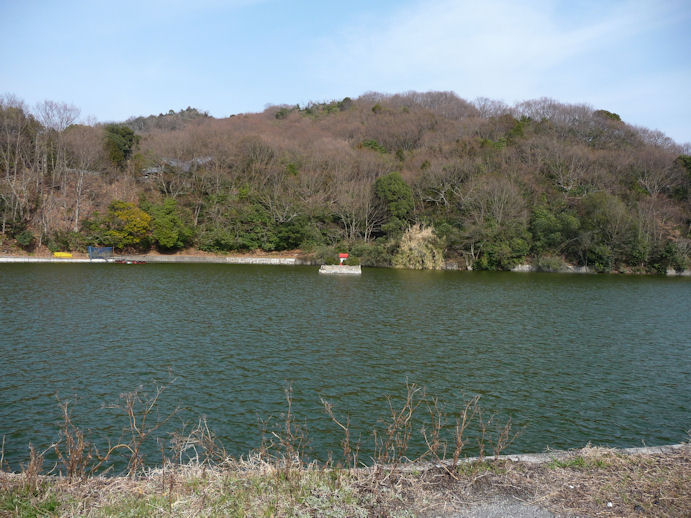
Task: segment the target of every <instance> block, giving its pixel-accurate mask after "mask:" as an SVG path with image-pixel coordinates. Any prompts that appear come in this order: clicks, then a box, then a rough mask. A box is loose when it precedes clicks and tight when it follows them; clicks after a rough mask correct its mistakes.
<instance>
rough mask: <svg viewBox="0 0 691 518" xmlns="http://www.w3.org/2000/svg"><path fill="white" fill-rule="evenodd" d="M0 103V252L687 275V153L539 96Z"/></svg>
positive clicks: (605, 114) (690, 177) (611, 117)
mask: <svg viewBox="0 0 691 518" xmlns="http://www.w3.org/2000/svg"><path fill="white" fill-rule="evenodd" d="M47 104H48V102H47V103H44V105H43V106H42V107H39V108H38V109H37V110H35V111H34V112H31V111H30V110H29V109H28V108H27V107H26V106H24V105H23V104H22V103H21V102H20V101H18V100H16V99H15V98H11V97H5V98H3V99H2V100H1V102H0V128H1V130H2V131H1V134H0V232H1V233H0V251H3V250H4V251H11V250H12V249H14V247H22V248H24V249H27V250H32V249H34V248H37V247H48V248H49V249H50V250H83V249H84V248H85V247H86V246H88V245H92V244H100V245H109V246H115V247H116V248H118V249H121V250H127V251H146V250H149V249H152V248H156V249H158V250H160V251H163V252H170V251H175V250H178V249H181V248H187V247H195V248H198V249H200V250H204V251H211V252H229V251H247V250H256V249H262V250H265V251H274V250H286V249H296V248H300V249H302V250H303V251H307V252H312V253H314V254H316V255H317V256H318V257H321V258H323V259H324V260H330V259H332V258H333V257H334V252H335V250H336V249H338V250H347V251H349V252H350V253H351V255H352V256H353V259H354V261H360V262H362V263H363V264H370V265H381V266H400V267H413V268H437V267H441V265H442V264H443V262H444V261H445V260H447V261H448V260H452V261H455V262H457V263H458V264H460V265H461V266H472V267H473V268H474V269H508V268H511V267H512V266H514V265H515V264H518V263H520V262H524V261H526V258H527V259H528V260H530V261H532V262H533V263H534V264H536V265H538V266H539V267H541V268H542V269H545V270H558V269H560V267H561V265H562V264H563V262H564V261H566V262H569V263H573V264H580V265H587V266H590V267H593V268H595V269H597V270H598V271H612V270H622V271H640V272H643V271H651V272H654V271H664V270H666V269H667V268H670V267H671V268H677V269H681V268H684V267H688V266H689V264H691V197H690V191H691V156H689V149H688V145H687V146H686V147H683V146H681V145H679V144H677V143H675V142H673V141H672V140H671V139H669V138H667V137H666V136H665V135H664V134H662V133H660V132H657V131H651V130H648V129H645V128H640V127H634V126H631V125H629V124H627V123H626V122H624V121H622V120H621V119H620V117H619V115H617V114H615V113H611V112H609V111H607V110H605V109H594V108H592V107H589V106H585V105H569V104H563V103H559V102H557V101H554V100H551V99H538V100H531V101H525V102H522V103H519V104H516V105H514V106H508V105H505V104H503V103H501V102H498V101H492V100H489V99H479V100H476V101H474V102H472V103H471V102H468V101H466V100H463V99H461V98H459V97H458V96H457V95H455V94H454V93H451V92H428V93H416V92H409V93H405V94H399V95H385V94H378V93H368V94H365V95H362V96H361V97H359V98H356V99H350V98H345V99H343V100H341V101H334V102H329V103H315V104H309V105H307V106H303V107H300V106H272V107H269V108H267V109H266V110H265V111H264V112H263V113H256V114H238V115H234V116H230V117H228V118H225V119H215V118H212V117H209V116H208V114H206V113H203V112H200V111H198V110H196V109H193V108H187V109H185V110H181V111H180V112H177V113H175V112H172V111H171V112H169V113H168V114H165V115H163V114H161V115H159V116H150V117H139V118H133V119H129V120H128V121H127V122H125V123H122V124H107V125H94V126H85V125H77V124H73V122H74V121H75V120H76V119H77V114H78V111H76V109H75V108H74V107H71V106H67V105H60V104H57V103H50V108H51V109H48V108H49V107H48V106H47Z"/></svg>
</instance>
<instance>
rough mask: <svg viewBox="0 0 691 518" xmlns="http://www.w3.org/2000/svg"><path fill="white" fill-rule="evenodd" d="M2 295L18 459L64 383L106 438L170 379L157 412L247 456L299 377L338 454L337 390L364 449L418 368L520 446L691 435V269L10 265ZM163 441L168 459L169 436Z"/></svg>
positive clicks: (300, 408)
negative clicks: (136, 400)
mask: <svg viewBox="0 0 691 518" xmlns="http://www.w3.org/2000/svg"><path fill="white" fill-rule="evenodd" d="M0 304H1V305H0V355H1V360H0V436H4V437H5V460H6V461H7V462H9V463H10V465H11V466H12V467H13V468H15V469H16V468H17V463H18V462H20V461H22V462H23V461H24V460H25V459H26V457H27V451H28V444H29V443H30V442H31V443H32V444H34V445H35V446H37V447H39V448H46V447H48V446H49V445H50V444H51V442H52V441H55V440H56V439H57V438H58V425H59V422H60V409H59V407H58V401H57V399H56V396H57V397H59V398H60V399H61V400H70V401H71V403H70V408H71V409H72V411H73V415H74V419H75V422H76V423H77V424H78V425H79V426H80V427H82V428H83V429H85V430H87V429H88V430H89V433H90V436H92V437H94V438H95V440H97V441H101V444H104V443H105V442H104V441H105V438H106V437H107V438H110V439H112V440H117V438H118V436H119V434H120V430H121V429H122V427H123V426H124V425H125V424H126V419H124V417H123V415H122V413H118V411H117V410H115V409H112V408H108V406H109V405H111V404H113V403H118V401H119V395H120V394H121V393H124V392H128V391H133V390H135V389H137V388H138V387H140V386H141V387H142V390H143V391H145V392H148V393H151V392H152V390H153V387H154V384H155V383H156V382H158V383H164V384H166V383H168V382H169V381H170V380H174V381H173V382H172V383H171V384H170V385H169V387H168V388H167V389H166V391H165V392H164V393H163V394H162V395H161V398H160V401H159V402H160V405H159V410H160V412H161V415H166V414H167V413H169V412H170V411H171V410H172V409H173V408H175V407H181V409H182V410H181V411H180V413H179V414H178V415H176V416H175V417H174V418H173V419H172V420H171V421H170V422H168V423H167V424H166V426H165V427H164V428H163V429H162V430H161V432H162V433H163V432H166V433H167V432H170V431H172V430H176V429H178V430H179V429H181V428H182V427H183V426H185V427H187V429H189V427H190V426H191V425H193V424H194V423H195V422H196V421H197V419H198V417H199V416H206V417H207V421H208V424H209V427H210V428H211V429H212V430H214V431H215V433H216V435H217V437H218V438H219V439H220V440H221V441H222V442H223V444H224V446H225V447H226V448H227V450H228V451H229V452H230V453H232V454H233V455H241V454H246V453H247V452H249V451H250V450H252V449H256V448H257V447H259V445H260V440H261V428H262V426H269V427H271V426H272V424H271V421H270V418H272V417H273V418H274V419H275V420H277V421H280V416H281V414H282V413H284V412H285V411H286V409H287V405H286V400H285V394H284V390H285V388H286V386H288V385H290V386H292V391H293V395H292V401H293V407H292V409H293V411H294V413H295V416H296V418H297V421H298V422H299V423H300V424H302V425H304V426H305V428H306V429H307V430H308V432H309V437H310V443H309V450H308V451H309V453H310V455H311V456H312V457H315V458H320V459H324V458H326V455H327V452H328V451H333V452H334V456H335V457H338V456H339V455H340V445H339V442H340V440H341V438H342V435H341V434H340V431H339V430H338V427H337V426H336V425H335V424H333V423H332V422H331V421H330V420H329V418H328V417H327V416H326V415H325V413H324V411H323V407H322V404H321V402H320V398H324V399H326V400H328V401H329V402H331V403H332V404H333V406H334V410H335V414H336V415H337V416H345V415H346V414H348V415H349V416H350V422H351V428H352V432H351V435H352V436H353V437H354V438H360V440H361V442H362V453H361V457H362V458H363V460H365V461H366V460H367V457H368V456H369V455H371V445H372V437H371V432H372V429H373V428H374V427H377V426H379V427H380V428H381V426H383V425H382V423H381V422H378V419H380V418H384V417H386V415H387V413H388V412H389V407H388V403H387V397H388V396H390V397H392V398H393V403H394V404H398V403H399V401H400V399H401V398H402V397H403V396H404V395H405V390H406V388H405V387H406V380H408V382H409V383H415V384H418V385H420V386H424V387H425V390H426V391H427V393H429V394H433V395H435V396H437V397H438V398H439V399H440V400H441V401H443V402H444V403H445V404H446V407H447V408H448V409H449V410H450V409H451V408H453V407H454V406H456V407H457V406H458V404H457V403H458V402H459V401H461V400H462V397H463V396H464V395H465V397H466V398H468V397H471V396H473V395H476V394H479V395H480V396H481V399H480V402H481V404H482V407H483V409H484V410H485V412H486V413H485V417H486V418H489V416H490V415H492V414H495V415H496V418H495V419H497V420H500V421H502V420H506V419H507V418H508V417H510V418H511V420H512V425H513V430H521V431H522V432H521V435H520V436H519V437H518V438H517V439H516V441H515V442H514V444H512V445H511V447H510V448H509V450H508V451H510V452H535V451H543V450H544V449H545V448H546V447H550V448H553V449H561V448H575V447H582V446H584V445H585V444H586V443H588V442H591V443H593V444H597V445H610V446H617V447H631V446H640V445H642V444H647V445H658V444H667V443H678V442H681V441H683V440H686V439H688V433H687V431H688V430H689V429H691V413H690V409H691V390H689V388H690V385H691V383H690V380H691V377H690V373H691V318H690V315H691V280H689V279H680V278H665V277H647V276H640V277H638V276H616V275H560V274H536V273H530V274H528V273H526V274H515V273H481V272H419V271H401V270H387V269H364V270H363V274H362V276H360V277H347V278H344V277H334V276H323V275H318V274H317V268H316V267H304V266H296V267H288V266H242V265H222V264H147V265H114V264H57V265H56V264H34V265H31V264H0ZM425 411H426V410H425V409H424V407H421V409H420V412H421V413H420V422H419V423H417V422H416V424H415V427H416V429H415V433H416V438H415V439H414V440H413V443H412V446H411V451H410V454H409V456H414V454H418V453H420V452H421V451H422V449H423V448H422V442H421V439H420V438H419V437H417V435H419V434H418V431H417V428H419V425H420V424H421V423H422V422H424V420H425V418H424V413H425ZM151 419H152V420H153V416H152V417H151ZM262 421H263V422H267V421H268V422H269V424H268V425H261V422H262ZM447 424H448V425H449V426H453V425H454V424H455V421H454V418H453V417H449V419H448V422H447ZM275 425H276V422H274V425H273V426H275ZM146 453H147V460H148V462H150V463H153V464H155V463H157V462H160V458H161V454H160V450H159V447H158V446H157V445H156V444H155V442H154V441H152V443H151V444H150V445H149V446H147V450H146ZM468 453H470V454H472V453H475V451H473V448H472V447H471V448H470V449H469V451H468Z"/></svg>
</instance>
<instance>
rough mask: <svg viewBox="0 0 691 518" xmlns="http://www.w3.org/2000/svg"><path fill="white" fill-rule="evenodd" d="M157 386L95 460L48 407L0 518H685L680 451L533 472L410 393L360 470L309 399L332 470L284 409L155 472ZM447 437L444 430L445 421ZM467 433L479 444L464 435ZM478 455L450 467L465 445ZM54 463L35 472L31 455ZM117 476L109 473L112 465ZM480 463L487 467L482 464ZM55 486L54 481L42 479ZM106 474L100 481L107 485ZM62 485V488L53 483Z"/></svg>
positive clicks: (470, 413) (684, 466) (192, 437)
mask: <svg viewBox="0 0 691 518" xmlns="http://www.w3.org/2000/svg"><path fill="white" fill-rule="evenodd" d="M164 390H165V386H156V387H155V390H154V391H153V392H152V393H150V394H149V395H147V394H146V393H144V392H143V391H142V390H141V389H139V390H137V391H134V392H130V393H125V394H122V395H121V398H120V402H119V403H118V404H117V405H114V406H113V407H112V408H115V409H117V410H119V411H120V412H121V413H122V415H123V416H124V417H125V418H126V426H124V429H123V433H122V435H121V437H120V438H119V439H118V440H117V441H116V442H115V444H114V445H110V444H109V446H108V449H107V450H106V451H105V452H99V451H98V449H97V448H96V447H95V445H94V444H93V443H92V442H90V441H89V439H88V438H87V437H85V435H84V434H83V433H82V432H81V431H80V430H79V429H78V428H77V427H76V426H75V425H74V424H73V422H72V419H71V415H70V407H69V406H68V403H67V402H59V404H60V407H61V410H62V413H63V425H62V427H61V429H60V431H59V439H58V441H57V442H56V443H55V444H53V445H52V446H51V447H50V448H49V450H46V451H43V452H40V451H37V450H36V449H35V448H33V447H30V457H29V459H28V461H27V462H26V463H24V464H22V466H21V468H22V470H21V473H7V472H4V471H3V469H2V468H3V457H4V442H3V444H2V447H0V517H3V516H22V517H23V516H94V517H98V516H346V517H350V516H426V515H434V516H444V515H449V516H451V515H452V514H453V513H454V512H458V511H462V510H463V509H464V508H467V506H468V505H471V504H473V503H474V502H487V501H491V500H493V499H495V498H501V499H504V500H506V499H515V500H516V501H521V502H525V503H526V504H528V505H534V506H539V507H542V508H546V509H550V510H552V511H555V512H557V513H563V514H571V513H577V514H579V515H585V516H590V517H597V516H656V517H658V516H659V517H672V516H691V504H690V502H691V490H690V488H691V480H690V474H691V446H689V444H686V445H684V446H683V447H681V448H677V449H674V450H670V451H666V452H664V453H647V454H624V453H622V452H618V451H616V450H611V449H603V448H593V447H586V448H584V449H582V450H577V451H573V452H571V453H569V454H568V455H554V456H553V457H547V458H546V459H544V460H543V461H542V462H540V463H530V462H526V461H521V462H515V461H512V460H509V459H507V458H502V457H500V454H501V452H502V450H503V449H505V448H506V447H507V446H508V445H510V444H511V442H512V441H513V439H514V438H515V437H516V434H515V433H514V432H512V430H511V421H510V419H508V420H507V421H506V422H501V421H498V420H497V419H496V416H494V415H491V416H489V417H487V418H486V417H484V416H483V412H482V409H481V407H480V405H479V398H478V397H474V398H471V399H469V400H466V399H462V400H460V401H459V402H457V403H456V405H455V406H452V407H451V409H450V411H448V412H447V411H446V410H444V408H443V405H442V404H441V403H440V402H439V401H438V400H437V399H436V398H434V397H430V396H428V395H427V394H426V393H425V390H424V389H423V388H421V387H419V386H417V385H415V384H408V383H406V393H405V396H404V397H403V398H402V399H401V400H398V401H397V402H396V401H394V400H393V399H391V398H388V412H387V415H386V416H385V417H384V418H382V419H381V420H380V421H379V424H378V425H377V427H376V429H375V430H374V432H373V435H374V456H373V457H372V459H371V460H372V465H371V466H363V465H362V464H361V463H360V461H359V450H360V443H359V441H358V442H353V440H352V438H351V432H350V422H349V418H348V416H347V414H346V415H345V416H340V415H338V413H337V412H336V411H335V410H334V408H333V406H332V405H331V404H330V403H328V402H327V401H324V400H322V404H323V405H324V409H325V412H326V415H327V416H328V418H329V419H330V420H331V421H332V423H334V425H335V427H336V428H337V429H338V430H340V432H341V433H342V434H343V440H342V442H341V445H342V447H343V462H342V465H343V466H344V467H341V466H340V465H336V464H335V463H334V462H333V461H331V460H329V461H328V462H326V463H321V464H318V463H316V462H311V463H309V462H308V460H306V459H307V457H306V455H305V446H306V445H307V444H308V441H309V438H308V434H307V432H308V430H307V429H306V428H305V427H304V426H303V425H302V424H301V423H300V422H299V421H298V419H297V418H296V416H295V415H294V413H293V409H292V391H291V388H290V386H288V387H286V402H287V411H286V412H285V413H284V414H283V415H282V417H281V420H280V421H279V422H278V423H276V424H275V426H273V427H272V428H267V429H266V430H264V439H263V440H262V445H261V448H260V449H259V450H258V451H257V452H256V453H254V454H252V455H251V456H250V457H249V458H240V459H235V458H232V457H230V456H229V455H228V453H227V452H226V450H225V449H224V448H223V445H222V444H220V443H219V442H218V441H217V439H216V437H215V436H214V434H213V432H212V431H211V430H210V429H209V427H208V425H207V423H206V421H205V420H204V419H200V420H199V422H198V424H197V426H196V427H194V428H192V429H191V430H187V431H186V432H185V433H174V434H172V435H171V436H170V439H169V440H168V441H167V444H165V445H164V443H163V442H160V443H158V444H159V445H160V448H161V451H160V455H161V457H160V462H161V466H160V467H159V468H156V469H151V468H147V467H146V466H147V465H150V462H145V459H144V454H143V452H144V448H143V445H144V444H145V443H148V444H150V443H151V442H152V441H154V440H156V441H160V440H161V438H160V437H158V438H157V437H155V436H156V433H155V432H157V431H158V430H159V429H160V427H161V426H162V425H163V424H165V423H166V422H167V421H168V420H169V419H170V418H171V417H172V416H173V415H175V413H176V412H177V410H174V411H173V412H172V413H169V414H164V415H160V414H159V413H158V402H159V398H160V396H161V394H162V392H163V391H164ZM419 412H422V413H425V414H426V415H427V417H428V419H427V420H426V422H427V429H425V428H424V427H423V428H422V429H421V430H419V433H420V434H421V435H422V437H423V438H424V441H425V443H426V445H427V450H426V452H425V453H423V454H422V455H421V456H420V457H418V458H417V460H416V461H415V462H411V461H410V460H409V459H408V457H407V456H406V455H407V454H408V446H409V444H410V441H411V436H412V435H413V434H414V433H417V429H416V425H414V422H415V421H414V416H415V415H416V413H419ZM454 422H455V427H453V426H451V427H449V426H446V425H445V423H451V424H453V423H454ZM470 425H473V426H474V427H475V428H476V429H477V431H478V432H479V433H476V434H475V435H474V438H473V439H472V441H471V440H470V439H468V438H467V437H466V431H467V430H468V427H469V426H470ZM471 442H472V443H477V444H475V445H476V446H477V448H478V450H479V452H480V457H479V458H476V459H467V458H464V454H465V450H466V447H467V446H468V445H469V443H471ZM51 449H52V450H53V453H54V454H55V458H56V459H57V463H55V465H54V466H53V467H52V468H51V471H50V472H49V473H50V475H45V474H44V471H43V466H44V455H45V454H46V453H47V452H48V451H50V450H51ZM115 453H118V454H120V455H121V456H122V457H123V458H122V460H123V461H124V462H125V464H126V468H125V471H124V472H123V473H122V475H121V476H111V477H104V476H103V475H104V474H106V473H111V471H110V470H111V469H112V464H111V460H112V456H113V455H114V454H115ZM485 453H487V454H488V455H489V454H491V455H493V457H485ZM56 474H57V475H56ZM111 474H112V473H111ZM63 475H64V476H63Z"/></svg>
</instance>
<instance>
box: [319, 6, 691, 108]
mask: <svg viewBox="0 0 691 518" xmlns="http://www.w3.org/2000/svg"><path fill="white" fill-rule="evenodd" d="M572 4H573V3H569V4H567V3H566V2H557V1H549V0H542V1H537V2H515V1H511V0H497V1H492V2H476V1H467V0H463V1H451V0H438V1H426V2H418V3H415V4H413V5H410V6H407V7H403V8H401V9H400V10H399V11H397V12H394V13H392V14H391V16H389V17H388V18H386V19H383V20H379V21H376V22H373V21H372V20H369V21H367V22H364V23H361V24H359V25H356V26H350V27H346V28H344V29H343V30H342V31H341V32H340V33H338V34H335V35H334V37H333V38H332V39H330V40H329V41H324V42H322V45H320V50H319V51H318V52H317V53H316V55H315V56H314V59H313V63H314V64H315V66H317V67H318V69H319V72H320V77H321V80H322V81H323V82H324V83H326V84H333V85H335V84H340V85H343V86H346V85H347V86H346V88H347V89H348V90H349V91H350V92H353V91H355V92H358V91H360V92H361V91H365V90H381V91H390V92H391V91H401V90H407V89H417V90H427V89H449V90H454V91H456V92H458V93H459V94H460V95H462V96H464V97H471V98H472V97H475V96H488V97H495V98H501V99H504V100H507V101H509V102H511V101H515V100H521V99H526V98H532V97H538V96H542V95H548V96H552V97H557V98H560V97H562V98H563V97H564V96H565V97H568V98H569V99H573V98H574V97H580V100H582V101H585V102H588V101H590V100H592V99H594V98H596V97H597V95H594V94H595V93H596V92H597V91H598V89H599V88H600V87H601V86H607V85H608V83H611V82H619V81H622V80H624V77H623V76H625V75H626V74H627V73H628V72H629V71H627V70H626V69H625V66H626V65H625V64H623V63H624V61H625V59H629V60H631V63H632V68H636V67H639V66H642V65H641V64H639V63H636V62H635V59H634V58H633V57H632V56H631V55H629V56H626V55H623V56H622V53H626V52H629V53H633V56H635V55H636V53H637V52H638V50H637V45H638V42H637V39H638V38H639V37H640V36H641V35H644V34H646V33H650V32H651V31H654V30H658V31H659V30H664V27H665V26H667V25H669V24H671V23H678V22H679V19H680V17H686V18H687V19H688V18H689V14H690V11H691V10H690V9H689V8H688V7H687V5H688V4H685V3H683V2H670V3H667V4H664V5H662V4H659V3H657V2H641V1H633V0H627V1H620V2H594V3H583V4H582V5H581V6H580V8H579V7H575V6H573V5H572ZM567 6H569V7H567ZM687 51H688V49H687ZM607 60H609V63H608V62H607ZM687 61H688V60H687ZM687 70H688V67H687ZM630 73H631V74H632V75H638V74H639V72H638V71H637V70H631V71H630Z"/></svg>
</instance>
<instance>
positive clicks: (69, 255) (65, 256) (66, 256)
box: [53, 252, 72, 259]
mask: <svg viewBox="0 0 691 518" xmlns="http://www.w3.org/2000/svg"><path fill="white" fill-rule="evenodd" d="M53 257H63V258H65V259H68V258H70V257H72V254H71V253H69V252H53Z"/></svg>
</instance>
